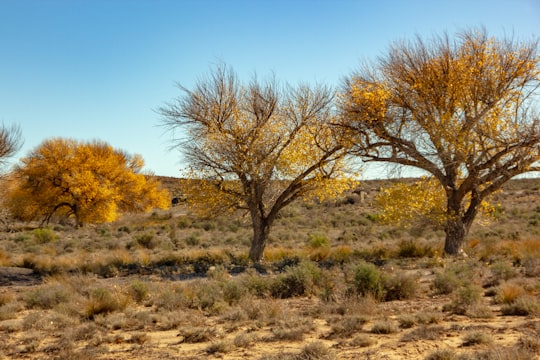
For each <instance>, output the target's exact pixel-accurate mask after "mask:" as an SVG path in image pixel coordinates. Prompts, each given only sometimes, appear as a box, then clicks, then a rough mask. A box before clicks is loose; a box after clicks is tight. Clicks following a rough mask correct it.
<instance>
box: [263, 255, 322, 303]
mask: <svg viewBox="0 0 540 360" xmlns="http://www.w3.org/2000/svg"><path fill="white" fill-rule="evenodd" d="M321 279H322V276H321V270H320V269H319V268H318V267H317V266H316V265H314V264H313V263H312V262H303V263H300V264H299V265H298V266H295V267H289V268H287V270H286V271H285V273H283V274H281V275H279V276H278V277H276V279H275V280H274V281H273V282H272V283H271V285H270V293H271V295H272V297H274V298H278V299H285V298H290V297H294V296H304V295H313V294H315V293H316V289H317V288H318V286H319V285H320V284H321Z"/></svg>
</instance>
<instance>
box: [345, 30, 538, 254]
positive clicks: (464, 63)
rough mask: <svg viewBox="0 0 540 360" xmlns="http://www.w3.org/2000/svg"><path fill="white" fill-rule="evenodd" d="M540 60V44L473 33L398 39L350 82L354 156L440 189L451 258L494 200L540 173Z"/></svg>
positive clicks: (348, 106) (349, 112)
mask: <svg viewBox="0 0 540 360" xmlns="http://www.w3.org/2000/svg"><path fill="white" fill-rule="evenodd" d="M539 59H540V58H539V55H538V41H530V42H519V41H516V40H514V39H508V38H504V39H496V38H493V37H490V36H488V35H487V33H486V32H485V30H483V29H480V30H476V29H473V30H468V31H464V32H461V33H459V34H457V35H456V36H455V37H454V38H450V37H449V36H448V35H445V36H440V37H433V38H432V39H430V40H428V41H425V40H423V39H421V38H417V39H415V40H414V41H411V42H396V43H394V44H393V45H392V46H391V47H390V49H389V51H388V53H387V54H386V55H384V56H382V57H380V58H379V59H378V60H377V61H375V62H373V63H371V64H368V65H367V66H365V67H363V68H362V69H360V70H359V71H358V72H356V73H354V74H353V75H352V76H351V77H350V78H349V79H347V80H346V81H345V83H344V87H343V92H342V97H341V100H342V101H341V108H342V110H343V117H342V125H343V127H344V129H346V130H347V131H348V132H349V133H352V134H354V138H355V142H356V147H355V153H356V154H357V155H359V156H361V157H362V158H363V159H364V160H365V161H379V162H387V163H394V164H398V165H404V166H413V167H416V168H419V169H422V170H423V171H425V172H426V173H427V174H429V175H430V176H433V178H434V179H436V180H437V181H438V182H439V183H440V184H441V187H442V191H443V192H444V195H445V200H446V201H445V203H446V205H445V208H446V214H445V216H446V224H445V231H446V241H445V252H446V253H448V254H457V253H458V252H460V251H461V250H462V244H463V241H464V238H465V236H466V234H467V233H468V231H469V228H470V226H471V224H472V222H473V220H474V219H475V217H476V215H477V213H478V210H479V208H480V205H481V204H482V202H483V201H484V200H485V199H486V198H487V197H488V196H489V195H490V194H492V193H493V192H495V191H497V190H498V189H500V188H501V186H502V185H503V184H504V183H505V182H506V181H508V180H509V179H511V178H512V177H514V176H516V175H519V174H523V173H525V172H528V171H535V170H536V171H538V170H540V167H539V166H538V161H539V160H540V117H539V115H538V107H537V102H536V101H535V100H536V99H535V97H537V96H538V87H539V83H540V69H539ZM404 210H405V209H404Z"/></svg>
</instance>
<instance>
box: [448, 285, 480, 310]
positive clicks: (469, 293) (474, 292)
mask: <svg viewBox="0 0 540 360" xmlns="http://www.w3.org/2000/svg"><path fill="white" fill-rule="evenodd" d="M482 294H483V289H482V288H481V287H480V286H478V285H475V284H470V283H468V284H466V285H463V286H461V287H460V288H458V289H457V290H456V291H455V292H454V296H453V299H452V302H451V303H450V304H448V305H445V306H444V307H443V311H450V312H452V313H454V314H458V315H464V314H466V313H467V312H468V310H471V309H475V308H477V307H478V305H479V303H480V301H481V299H482Z"/></svg>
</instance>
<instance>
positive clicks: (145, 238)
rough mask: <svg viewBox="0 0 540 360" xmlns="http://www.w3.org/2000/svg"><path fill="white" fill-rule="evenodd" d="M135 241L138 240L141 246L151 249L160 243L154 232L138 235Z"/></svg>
mask: <svg viewBox="0 0 540 360" xmlns="http://www.w3.org/2000/svg"><path fill="white" fill-rule="evenodd" d="M135 241H137V244H139V245H140V246H142V247H144V248H147V249H150V250H152V249H155V248H156V247H157V245H158V242H157V241H156V240H155V239H154V234H152V233H146V234H141V235H137V236H136V237H135Z"/></svg>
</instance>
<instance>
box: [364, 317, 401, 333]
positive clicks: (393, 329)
mask: <svg viewBox="0 0 540 360" xmlns="http://www.w3.org/2000/svg"><path fill="white" fill-rule="evenodd" d="M398 331H399V329H398V327H397V326H396V324H395V323H394V322H393V321H390V320H381V321H378V322H376V323H375V324H373V327H372V328H371V332H372V333H373V334H394V333H397V332H398Z"/></svg>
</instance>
